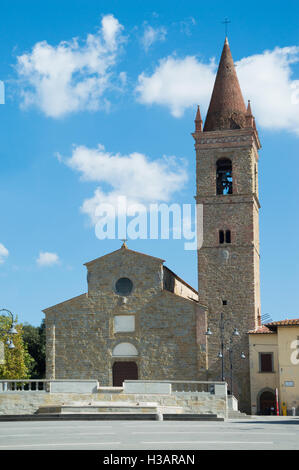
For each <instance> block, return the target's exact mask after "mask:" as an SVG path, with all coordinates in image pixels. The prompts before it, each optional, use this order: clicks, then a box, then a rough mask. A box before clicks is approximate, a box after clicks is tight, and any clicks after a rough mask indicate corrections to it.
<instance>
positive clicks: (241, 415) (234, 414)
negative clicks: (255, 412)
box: [228, 410, 251, 419]
mask: <svg viewBox="0 0 299 470" xmlns="http://www.w3.org/2000/svg"><path fill="white" fill-rule="evenodd" d="M235 418H251V415H247V414H246V413H242V412H241V411H236V410H228V419H235Z"/></svg>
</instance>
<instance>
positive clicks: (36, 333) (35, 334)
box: [23, 320, 46, 379]
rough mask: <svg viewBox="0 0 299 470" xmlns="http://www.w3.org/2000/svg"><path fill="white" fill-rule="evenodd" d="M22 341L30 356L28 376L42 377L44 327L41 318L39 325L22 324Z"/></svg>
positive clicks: (44, 342) (43, 365)
mask: <svg viewBox="0 0 299 470" xmlns="http://www.w3.org/2000/svg"><path fill="white" fill-rule="evenodd" d="M23 341H24V343H25V345H26V348H27V351H28V353H29V354H30V356H31V358H32V362H31V365H30V370H29V373H30V378H31V379H43V378H45V372H46V328H45V321H44V320H43V321H42V323H41V325H40V326H37V327H36V326H32V325H30V324H28V323H25V324H24V325H23Z"/></svg>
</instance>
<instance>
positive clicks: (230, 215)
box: [192, 38, 261, 413]
mask: <svg viewBox="0 0 299 470" xmlns="http://www.w3.org/2000/svg"><path fill="white" fill-rule="evenodd" d="M192 135H193V137H194V140H195V149H196V186H197V189H196V201H197V204H201V205H202V206H203V245H202V247H201V248H200V249H199V250H198V291H199V302H200V303H201V304H203V305H206V306H207V307H208V311H207V324H208V328H209V329H210V331H211V333H212V334H211V335H207V336H206V338H207V340H206V341H207V345H206V347H207V370H206V373H204V372H202V380H221V378H222V367H223V374H224V377H225V381H226V382H227V383H228V389H229V390H230V391H232V393H233V395H235V396H236V397H237V399H238V400H239V408H240V410H243V411H245V412H248V413H250V374H249V343H248V334H247V333H248V331H249V330H251V329H254V328H255V327H256V326H257V325H258V324H259V323H260V315H261V313H260V273H259V259H260V254H259V208H260V204H259V197H258V150H259V149H260V147H261V145H260V141H259V137H258V133H257V130H256V126H255V120H254V117H253V115H252V112H251V106H250V102H248V106H247V107H246V106H245V103H244V99H243V96H242V92H241V89H240V85H239V81H238V78H237V74H236V70H235V66H234V62H233V59H232V55H231V51H230V47H229V43H228V40H227V38H226V39H225V43H224V47H223V51H222V55H221V59H220V63H219V66H218V71H217V75H216V79H215V84H214V89H213V93H212V97H211V101H210V105H209V108H208V112H207V116H206V119H205V123H204V126H203V121H202V118H201V114H200V109H199V107H198V110H197V114H196V118H195V132H194V133H193V134H192ZM235 328H236V329H237V330H238V333H239V335H238V336H237V335H233V332H234V331H235ZM222 338H223V345H224V346H223V362H222V358H221V357H218V356H219V353H220V352H221V342H222V341H221V339H222ZM230 341H232V342H231V343H230ZM230 344H231V351H232V352H231V354H229V352H228V350H227V347H228V346H229V345H230ZM231 365H232V369H231ZM231 371H232V373H233V383H231ZM204 375H205V377H204ZM231 387H232V390H231Z"/></svg>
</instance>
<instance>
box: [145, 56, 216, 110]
mask: <svg viewBox="0 0 299 470" xmlns="http://www.w3.org/2000/svg"><path fill="white" fill-rule="evenodd" d="M215 70H216V65H215V63H214V61H213V60H212V61H211V62H210V63H209V64H203V63H200V62H198V60H197V59H196V57H194V56H187V57H185V58H183V59H180V58H176V57H173V56H169V57H166V58H165V59H162V60H161V61H160V63H159V65H158V66H157V67H156V69H155V71H154V73H153V74H152V75H151V76H146V75H145V74H144V73H142V74H141V75H139V77H138V82H139V83H138V86H137V88H136V91H137V93H138V100H139V101H140V102H141V103H144V104H160V105H163V106H166V107H168V108H169V109H170V112H171V114H172V115H173V116H175V117H181V116H182V115H183V114H184V112H185V110H186V109H187V108H189V107H190V106H194V104H198V103H201V104H204V105H206V106H207V104H208V100H209V98H210V96H211V92H212V87H213V82H214V74H215Z"/></svg>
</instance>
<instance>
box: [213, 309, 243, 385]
mask: <svg viewBox="0 0 299 470" xmlns="http://www.w3.org/2000/svg"><path fill="white" fill-rule="evenodd" d="M224 326H225V320H224V318H223V313H221V315H220V327H219V329H220V341H221V349H220V351H219V353H218V354H217V357H218V358H219V359H221V380H222V382H224V381H225V377H224ZM212 334H213V332H212V331H211V329H210V328H208V329H207V331H206V332H205V335H206V336H211V335H212ZM236 336H240V333H239V331H238V329H237V328H234V330H233V333H232V335H231V337H230V340H229V347H227V351H228V353H229V362H230V383H231V394H233V357H232V355H233V338H234V337H236ZM245 358H246V356H245V354H244V353H243V352H242V353H241V359H245Z"/></svg>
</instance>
